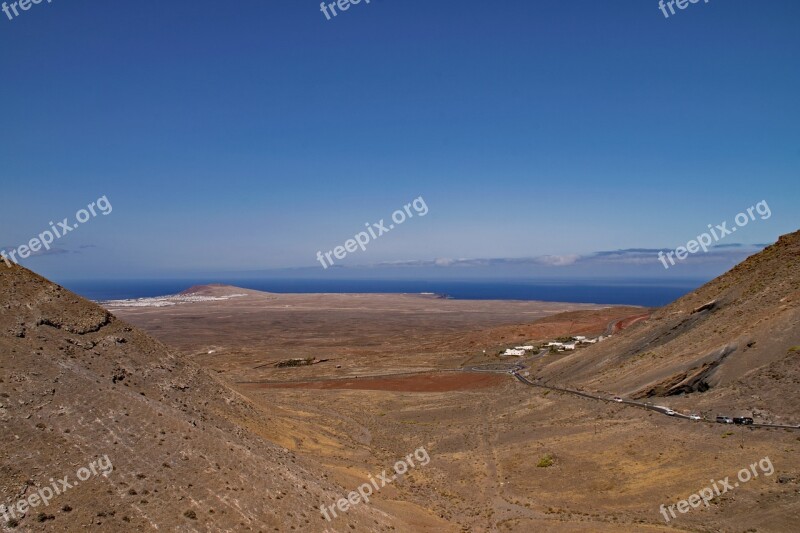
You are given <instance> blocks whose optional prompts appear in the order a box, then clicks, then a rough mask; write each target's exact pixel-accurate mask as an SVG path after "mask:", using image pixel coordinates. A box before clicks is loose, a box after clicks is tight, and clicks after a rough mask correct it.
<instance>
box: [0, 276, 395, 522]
mask: <svg viewBox="0 0 800 533" xmlns="http://www.w3.org/2000/svg"><path fill="white" fill-rule="evenodd" d="M271 416H272V415H271V414H270V413H269V412H263V411H261V410H259V409H258V408H257V407H255V406H254V405H253V404H251V403H250V402H249V401H248V400H247V399H245V398H244V397H242V396H240V395H239V394H237V393H236V392H234V391H232V390H230V389H229V388H227V387H226V386H225V385H223V384H222V383H221V382H219V381H218V380H217V379H215V378H214V377H213V376H211V375H209V374H208V373H206V372H205V371H203V370H201V369H199V368H197V367H196V366H194V365H193V364H191V363H189V362H187V361H186V360H184V359H183V358H182V357H181V356H180V355H178V354H175V353H172V352H170V350H169V349H168V348H167V347H165V346H164V345H162V344H160V343H159V342H157V341H155V340H153V339H151V338H150V337H148V336H147V335H145V334H144V333H142V332H141V331H139V330H137V329H136V328H134V327H132V326H130V325H128V324H126V323H124V322H122V321H121V320H119V319H117V318H116V317H115V316H113V315H111V314H110V313H108V312H107V311H105V310H104V309H102V308H100V307H98V306H96V305H94V304H92V303H90V302H88V301H86V300H83V299H82V298H80V297H78V296H76V295H75V294H72V293H70V292H69V291H67V290H65V289H63V288H61V287H59V286H57V285H54V284H52V283H50V282H48V281H47V280H45V279H43V278H41V277H39V276H37V275H35V274H33V273H31V272H30V271H28V270H26V269H24V268H22V267H19V266H14V267H12V268H7V267H6V266H5V265H2V266H0V425H1V426H2V431H0V470H1V471H2V475H0V504H5V505H6V506H7V507H10V508H12V509H13V510H12V511H7V512H6V513H5V516H3V515H2V514H0V525H2V526H3V527H5V528H8V529H17V530H25V531H37V530H47V531H77V530H79V529H84V528H86V527H89V526H90V525H93V527H96V528H99V529H101V530H108V531H146V530H154V529H161V530H162V531H175V530H179V531H292V530H294V531H323V530H324V526H325V522H324V521H323V520H322V518H321V515H320V513H319V510H318V506H319V505H320V504H321V503H322V502H326V503H327V502H331V501H336V499H338V498H339V497H340V495H341V494H342V493H343V492H346V491H344V490H343V488H342V487H337V486H334V485H333V484H331V483H329V482H328V481H327V480H326V479H325V478H326V476H325V475H324V474H323V472H322V471H321V470H320V469H319V468H318V467H316V466H315V465H313V464H308V463H306V462H304V461H302V460H301V459H300V458H298V457H295V456H294V455H293V454H292V453H290V452H289V451H287V450H284V449H283V448H281V447H279V446H276V445H274V444H272V443H270V442H268V441H267V440H266V439H264V438H262V436H261V435H264V434H266V433H267V432H268V431H267V430H268V429H269V428H270V425H271V424H272V423H273V421H272V418H271ZM112 465H113V467H112ZM65 476H66V477H65ZM60 480H64V481H65V483H66V484H64V483H62V482H61V481H60ZM55 489H58V490H55ZM34 495H36V497H34ZM43 498H44V499H48V500H49V501H48V505H44V503H43V501H42V500H43ZM23 499H25V500H27V502H28V503H27V504H25V503H22V504H19V502H20V501H22V500H23ZM26 507H27V508H26ZM1 511H3V509H2V508H0V512H1ZM347 520H348V523H349V524H350V527H351V528H353V529H357V530H359V531H366V530H367V529H369V530H372V531H382V530H385V529H387V524H388V520H389V517H388V516H387V515H385V514H384V513H378V512H377V511H375V510H374V509H372V508H370V506H366V505H361V506H356V507H354V508H352V509H351V510H350V511H348V513H347ZM365 524H368V526H365Z"/></svg>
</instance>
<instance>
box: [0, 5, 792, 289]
mask: <svg viewBox="0 0 800 533" xmlns="http://www.w3.org/2000/svg"><path fill="white" fill-rule="evenodd" d="M798 28H800V2H797V1H796V0H771V1H769V2H755V1H752V0H749V1H748V0H711V1H710V2H709V3H707V4H705V3H702V2H701V3H698V4H693V5H690V6H689V7H688V8H687V9H686V10H684V11H679V12H678V13H677V14H676V15H674V16H672V17H670V18H669V19H665V18H664V16H663V15H662V14H661V12H660V11H659V9H658V2H657V1H656V0H616V1H614V2H602V1H597V0H558V1H555V0H553V1H549V2H542V1H530V0H509V1H504V2H497V3H490V2H485V1H474V0H458V1H456V0H436V1H431V0H427V1H421V0H372V3H371V4H369V5H367V4H365V3H364V2H363V1H362V3H361V4H359V5H356V6H352V7H351V8H350V9H349V10H348V11H347V12H346V13H343V14H341V15H340V16H338V17H336V18H335V19H333V20H331V21H327V20H326V19H325V17H324V16H323V15H322V13H321V12H320V10H319V2H317V1H313V0H284V1H281V2H278V1H273V0H260V1H255V0H240V1H236V2H220V1H214V2H211V1H207V0H192V1H189V0H170V1H168V2H152V1H151V2H100V1H83V2H78V1H72V0H70V1H67V0H53V2H52V3H50V4H48V3H46V0H45V2H44V3H41V4H39V5H33V6H32V7H31V9H30V10H28V11H25V12H21V14H20V16H19V17H17V18H15V19H14V20H8V19H7V17H6V16H5V15H3V14H2V13H0V46H2V53H0V79H2V85H1V86H2V89H1V90H2V96H3V98H2V105H1V106H0V182H1V184H2V204H1V205H0V247H2V248H6V249H8V248H10V247H14V246H17V245H19V244H21V243H24V242H27V241H28V240H29V239H30V238H31V237H34V236H36V235H37V234H38V233H40V232H41V231H42V230H44V229H47V228H48V222H49V221H51V220H61V219H63V218H64V217H71V219H72V217H74V213H75V212H76V211H77V210H78V209H80V208H81V207H83V206H85V205H86V204H88V203H89V202H91V201H94V200H96V199H97V198H98V197H100V196H103V195H106V196H107V197H108V199H109V201H110V203H111V204H112V206H113V212H112V213H111V214H110V215H108V216H98V218H97V219H94V220H92V221H91V222H89V223H87V224H85V225H84V226H81V227H80V228H79V229H78V230H76V231H73V232H72V233H70V234H68V235H67V236H65V237H64V238H63V239H61V240H60V241H58V243H57V245H58V250H59V251H60V252H62V253H57V254H49V255H45V256H38V257H33V258H30V259H28V260H27V261H22V263H23V264H24V265H26V266H29V267H30V268H32V269H34V270H36V271H38V272H40V273H42V274H44V275H47V276H50V277H54V278H56V279H59V278H65V277H66V278H91V277H127V276H132V277H138V276H162V275H163V276H172V277H174V276H180V275H183V274H191V273H193V272H197V271H204V272H217V271H219V272H223V271H235V270H258V269H269V268H281V267H303V266H307V267H312V268H313V267H317V268H318V269H319V273H320V276H323V275H325V271H323V270H322V268H321V267H320V266H319V263H316V260H315V254H316V252H317V250H323V251H325V250H331V249H332V248H333V247H334V246H336V245H338V244H342V243H343V242H344V241H345V240H346V239H348V238H349V237H351V236H352V235H354V234H355V233H356V232H358V231H360V230H361V229H362V228H363V225H364V223H365V222H376V221H378V220H379V219H381V218H386V219H388V218H389V215H390V214H391V212H392V211H394V210H395V209H397V208H399V207H402V205H403V204H404V203H408V202H410V201H411V200H412V199H414V198H416V197H418V196H420V195H421V196H423V197H424V199H425V201H426V203H427V205H428V207H429V210H430V211H429V213H428V215H427V216H426V217H424V218H418V217H417V218H414V219H413V220H410V221H408V222H406V223H405V224H404V225H403V226H401V227H399V228H397V229H395V230H393V231H392V232H391V233H389V234H387V235H384V236H382V237H381V238H380V239H378V240H377V241H375V242H374V243H371V244H370V245H369V248H368V250H367V251H366V252H361V251H359V252H357V253H354V254H351V255H350V257H348V258H347V259H346V260H345V261H343V262H342V263H343V264H345V265H360V264H371V263H379V262H382V261H401V260H403V261H404V260H422V261H426V260H434V259H441V258H509V257H512V258H513V257H535V256H542V255H572V254H578V255H585V254H591V253H593V252H597V251H607V250H617V249H625V248H660V247H666V248H674V247H676V246H678V245H680V244H682V243H686V241H687V240H689V239H691V238H692V237H694V236H695V235H697V234H698V233H699V232H702V231H703V230H705V229H706V226H707V224H709V223H719V222H721V221H723V220H730V219H732V218H733V217H734V216H735V215H736V214H737V213H738V212H740V211H741V210H743V209H746V208H747V207H749V206H752V205H753V204H755V203H756V202H759V201H761V200H767V201H768V203H769V206H770V208H771V211H772V217H771V218H770V219H769V220H763V221H762V220H758V221H757V222H753V223H751V224H750V225H749V226H747V227H746V228H742V229H741V230H740V231H739V233H737V234H736V235H735V236H733V237H729V238H728V239H727V242H728V243H734V242H740V243H750V244H752V243H769V242H773V241H774V240H775V239H776V238H777V237H778V236H779V235H781V234H783V233H787V232H790V231H794V230H796V229H798V227H799V226H800V214H799V213H800V209H798V200H800V185H798V183H799V182H800V179H799V178H800V98H798V95H800V30H799V29H798ZM603 268H604V267H602V265H601V266H598V269H599V270H598V274H607V273H609V272H610V270H603ZM609 268H610V267H609ZM691 268H692V267H690V266H688V265H687V268H686V269H685V270H683V271H682V272H683V273H684V274H686V275H689V274H691V272H692V270H691ZM612 270H613V269H612ZM420 272H421V273H422V272H423V271H422V270H421V271H420Z"/></svg>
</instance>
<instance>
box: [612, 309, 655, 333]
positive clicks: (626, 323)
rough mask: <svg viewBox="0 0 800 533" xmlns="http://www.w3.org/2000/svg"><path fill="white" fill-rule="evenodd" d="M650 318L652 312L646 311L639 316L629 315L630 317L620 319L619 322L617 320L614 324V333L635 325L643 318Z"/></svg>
mask: <svg viewBox="0 0 800 533" xmlns="http://www.w3.org/2000/svg"><path fill="white" fill-rule="evenodd" d="M648 318H650V313H645V314H643V315H637V316H631V317H628V318H624V319H622V320H620V321H619V322H617V323H616V324H614V328H613V330H614V333H617V332H619V331H622V330H623V329H625V328H629V327H631V326H632V325H634V324H635V323H637V322H639V321H642V320H647V319H648Z"/></svg>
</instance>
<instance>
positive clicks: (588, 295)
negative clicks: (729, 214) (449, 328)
mask: <svg viewBox="0 0 800 533" xmlns="http://www.w3.org/2000/svg"><path fill="white" fill-rule="evenodd" d="M705 281H706V280H633V281H619V280H614V281H574V280H570V281H565V280H557V281H553V280H549V281H542V280H532V281H520V280H513V281H511V280H498V281H485V280H481V281H476V280H469V281H446V280H435V281H434V280H428V281H426V280H374V279H372V280H342V279H316V280H315V279H247V280H243V279H235V280H225V279H218V278H215V279H168V280H98V281H65V282H62V285H64V286H65V287H66V288H68V289H70V290H71V291H73V292H76V293H78V294H80V295H81V296H83V297H85V298H88V299H90V300H95V301H101V300H121V299H131V298H145V297H152V296H164V295H169V294H176V293H179V292H181V291H183V290H185V289H187V288H189V287H191V286H192V285H205V284H209V283H225V284H230V285H235V286H237V287H244V288H247V289H255V290H260V291H267V292H275V293H326V292H327V293H423V292H426V293H435V294H438V295H442V296H447V297H449V298H454V299H464V300H543V301H551V302H571V303H597V304H627V305H641V306H646V307H659V306H662V305H666V304H668V303H670V302H672V301H674V300H676V299H678V298H680V297H681V296H683V295H684V294H686V293H688V292H691V291H693V290H694V289H696V288H697V287H699V286H701V285H702V284H703V283H705Z"/></svg>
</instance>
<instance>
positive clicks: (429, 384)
mask: <svg viewBox="0 0 800 533" xmlns="http://www.w3.org/2000/svg"><path fill="white" fill-rule="evenodd" d="M506 379H507V377H506V376H503V375H497V374H473V373H467V372H436V373H426V374H417V375H409V376H403V377H396V378H393V377H386V378H364V379H361V378H356V379H336V380H327V381H304V382H298V383H253V384H248V385H247V387H248V388H249V387H252V388H257V389H317V390H337V389H338V390H377V391H394V392H451V391H463V390H473V389H484V388H488V387H494V386H496V385H499V384H500V383H503V382H504V381H506Z"/></svg>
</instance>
